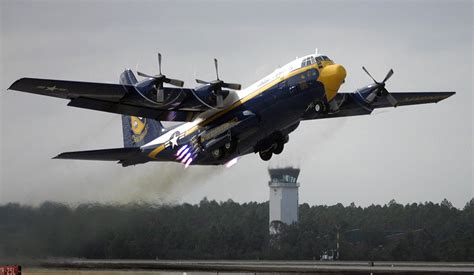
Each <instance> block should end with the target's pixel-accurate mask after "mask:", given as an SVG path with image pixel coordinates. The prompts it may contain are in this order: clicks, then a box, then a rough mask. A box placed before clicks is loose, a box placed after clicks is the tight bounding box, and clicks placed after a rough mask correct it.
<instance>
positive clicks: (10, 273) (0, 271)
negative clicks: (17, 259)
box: [0, 265, 21, 275]
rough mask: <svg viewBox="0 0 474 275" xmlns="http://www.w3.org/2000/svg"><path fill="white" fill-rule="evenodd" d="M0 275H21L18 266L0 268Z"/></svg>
mask: <svg viewBox="0 0 474 275" xmlns="http://www.w3.org/2000/svg"><path fill="white" fill-rule="evenodd" d="M0 275H21V267H20V266H18V265H6V266H0Z"/></svg>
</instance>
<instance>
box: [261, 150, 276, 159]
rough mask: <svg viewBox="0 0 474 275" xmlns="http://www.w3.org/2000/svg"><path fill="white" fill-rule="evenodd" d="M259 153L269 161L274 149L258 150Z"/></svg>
mask: <svg viewBox="0 0 474 275" xmlns="http://www.w3.org/2000/svg"><path fill="white" fill-rule="evenodd" d="M258 154H259V155H260V158H261V159H262V160H263V161H269V160H270V159H271V158H272V155H273V153H272V151H271V150H268V151H260V152H258Z"/></svg>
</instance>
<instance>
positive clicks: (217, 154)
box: [211, 147, 224, 160]
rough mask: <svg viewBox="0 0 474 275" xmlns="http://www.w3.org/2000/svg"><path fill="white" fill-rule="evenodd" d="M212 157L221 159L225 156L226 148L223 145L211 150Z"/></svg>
mask: <svg viewBox="0 0 474 275" xmlns="http://www.w3.org/2000/svg"><path fill="white" fill-rule="evenodd" d="M211 155H212V158H213V159H215V160H219V159H221V158H222V157H223V156H224V149H223V148H222V147H220V148H217V149H214V150H212V152H211Z"/></svg>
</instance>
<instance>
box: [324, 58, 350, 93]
mask: <svg viewBox="0 0 474 275" xmlns="http://www.w3.org/2000/svg"><path fill="white" fill-rule="evenodd" d="M345 79H346V69H345V68H344V66H342V65H339V64H333V65H328V66H325V67H324V68H323V69H322V71H321V72H320V76H319V81H321V82H322V83H323V84H324V89H325V91H326V98H327V100H328V101H331V99H333V98H334V97H335V96H336V94H337V91H338V90H339V88H340V87H341V85H342V83H344V80H345Z"/></svg>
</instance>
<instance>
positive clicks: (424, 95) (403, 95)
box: [303, 92, 455, 120]
mask: <svg viewBox="0 0 474 275" xmlns="http://www.w3.org/2000/svg"><path fill="white" fill-rule="evenodd" d="M454 94H455V92H394V93H390V95H392V96H393V97H394V98H395V99H396V100H397V101H398V104H397V107H399V106H406V105H417V104H426V103H438V102H439V101H441V100H444V99H446V98H448V97H450V96H452V95H454ZM335 100H336V104H337V106H338V108H337V109H338V111H335V112H333V113H329V114H318V113H317V112H315V111H314V109H313V108H308V110H307V111H306V112H305V114H304V115H303V120H309V119H323V118H333V117H345V116H359V115H368V114H371V113H372V111H373V110H374V109H376V108H386V107H392V104H391V103H390V102H389V101H388V100H387V98H386V97H378V98H377V99H376V100H375V101H373V102H371V103H369V102H368V101H367V100H366V94H362V93H358V92H355V93H338V94H337V96H336V98H335Z"/></svg>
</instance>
